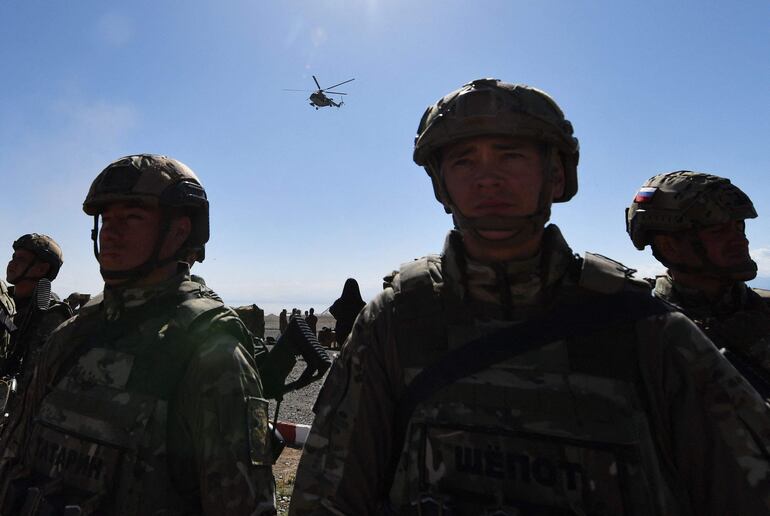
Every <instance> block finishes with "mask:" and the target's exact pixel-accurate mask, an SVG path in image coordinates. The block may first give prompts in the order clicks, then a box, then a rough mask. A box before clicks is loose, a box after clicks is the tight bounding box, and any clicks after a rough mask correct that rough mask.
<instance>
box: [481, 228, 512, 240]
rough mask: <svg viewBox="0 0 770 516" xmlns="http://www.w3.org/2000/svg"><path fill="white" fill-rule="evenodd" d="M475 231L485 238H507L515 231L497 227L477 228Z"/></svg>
mask: <svg viewBox="0 0 770 516" xmlns="http://www.w3.org/2000/svg"><path fill="white" fill-rule="evenodd" d="M477 231H478V233H479V235H481V237H483V238H484V239H486V240H507V239H508V238H511V237H513V236H514V235H516V231H502V230H499V229H479V230H477Z"/></svg>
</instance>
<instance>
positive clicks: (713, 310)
mask: <svg viewBox="0 0 770 516" xmlns="http://www.w3.org/2000/svg"><path fill="white" fill-rule="evenodd" d="M655 294H656V295H657V296H659V297H661V298H663V299H665V300H667V301H669V302H671V303H673V304H675V305H677V306H679V307H681V308H682V310H684V311H685V312H686V313H687V314H688V315H689V316H691V317H715V316H719V315H724V314H729V313H732V312H735V311H736V310H739V309H741V308H744V307H745V306H746V305H747V304H748V302H749V288H748V287H747V286H746V284H745V283H744V282H742V281H738V282H736V283H735V284H734V285H733V286H732V288H729V289H726V290H725V291H724V292H723V293H722V295H721V296H720V298H719V299H717V300H716V301H711V300H709V298H708V297H707V296H706V294H704V293H703V291H701V290H699V289H697V288H692V287H687V286H685V285H682V284H681V283H676V282H675V281H674V280H673V278H672V277H671V276H670V275H669V274H666V275H664V276H658V277H657V278H655Z"/></svg>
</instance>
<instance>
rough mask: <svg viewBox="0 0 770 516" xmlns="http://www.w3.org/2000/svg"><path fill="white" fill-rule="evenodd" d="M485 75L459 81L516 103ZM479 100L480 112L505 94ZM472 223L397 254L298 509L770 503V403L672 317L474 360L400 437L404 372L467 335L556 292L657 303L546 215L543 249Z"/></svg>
mask: <svg viewBox="0 0 770 516" xmlns="http://www.w3.org/2000/svg"><path fill="white" fill-rule="evenodd" d="M477 82H479V83H480V84H478V85H477V84H475V83H471V84H470V85H466V87H465V89H464V91H461V92H460V94H459V95H464V94H465V92H468V91H471V92H473V91H476V90H478V91H482V92H483V90H484V89H486V88H506V89H508V90H509V91H511V90H513V95H512V97H513V100H512V101H511V104H512V105H513V106H519V107H518V108H517V109H521V108H520V106H521V105H522V104H521V103H518V104H517V103H516V102H515V100H516V99H517V98H518V99H519V100H521V98H522V97H521V96H519V97H516V96H515V94H516V91H515V88H521V87H518V86H517V87H511V85H499V86H495V85H492V86H488V82H487V83H486V84H485V83H484V82H483V81H477ZM532 92H533V90H529V91H527V93H526V94H527V95H529V94H531V93H532ZM493 93H495V95H496V92H495V91H493ZM479 97H481V95H479V96H477V98H476V99H472V100H473V101H474V104H475V105H476V106H479V105H481V106H482V107H481V108H478V109H479V110H481V109H482V108H483V107H484V106H488V105H492V106H500V105H504V100H503V99H496V98H494V96H493V98H492V100H493V101H494V102H489V103H486V102H485V101H484V98H483V97H481V98H479ZM476 100H478V102H475V101H476ZM498 100H499V101H498ZM525 100H526V99H525ZM541 105H542V104H541ZM462 107H463V106H460V107H458V108H457V109H455V110H454V111H452V108H451V107H450V108H448V109H447V111H448V112H450V115H448V116H454V115H456V114H457V113H461V112H462V109H461V108H462ZM465 107H466V108H468V109H476V108H475V107H474V106H473V104H472V103H471V102H468V104H466V106H465ZM426 119H427V120H428V122H426ZM430 119H431V117H430V116H429V115H426V117H424V118H423V122H422V123H421V128H423V127H424V126H425V125H428V124H430ZM469 125H470V124H469ZM479 125H481V123H480V122H479V123H478V124H476V125H475V127H476V128H478V127H479ZM565 127H566V125H565ZM570 131H571V128H570ZM447 132H448V131H447ZM514 134H515V133H514ZM573 157H574V156H573ZM575 163H576V161H575ZM432 179H433V180H434V187H435V188H436V190H437V196H438V197H439V199H440V200H442V203H443V202H444V201H445V200H446V197H444V195H445V193H444V192H441V190H440V187H439V186H437V185H438V184H440V182H441V178H440V177H436V176H435V175H432ZM573 179H576V178H575V177H573ZM573 186H574V188H572V193H574V191H575V190H576V183H573ZM568 196H571V194H569V195H568ZM447 204H450V203H445V206H446V205H447ZM450 208H454V207H453V206H450ZM545 208H546V209H547V208H549V205H548V206H545ZM452 214H453V215H454V216H455V222H456V223H457V222H459V223H460V225H463V224H464V221H463V220H462V217H464V215H461V217H457V216H456V213H455V211H452ZM503 222H504V223H507V222H509V221H503ZM513 222H515V221H513ZM481 223H482V224H487V223H488V224H493V223H495V221H481ZM482 227H483V226H482ZM463 231H465V230H463ZM464 234H465V233H464V232H463V233H460V232H451V233H450V235H449V237H448V239H447V243H446V245H445V248H444V252H443V254H442V255H441V256H429V257H426V258H423V259H420V260H417V261H414V262H409V263H406V264H404V265H402V266H401V269H400V271H399V272H398V273H397V274H396V275H395V276H394V277H393V278H392V280H391V281H390V286H388V287H387V288H386V289H385V290H384V291H383V292H382V293H381V294H380V295H378V296H377V297H376V298H375V299H374V300H373V301H372V302H371V303H369V304H368V305H367V306H366V308H364V310H363V312H362V313H361V315H360V316H359V317H358V319H357V321H356V324H355V327H354V329H353V332H352V334H351V336H350V338H349V339H348V341H347V344H346V345H345V347H344V348H343V350H342V352H341V353H340V356H339V358H338V359H337V361H336V363H335V364H334V366H333V369H332V371H331V373H330V374H329V377H328V379H327V382H326V384H325V385H324V388H323V390H322V392H321V394H320V395H319V399H318V402H317V404H316V417H315V420H314V422H313V427H312V430H311V432H310V436H309V437H308V440H307V443H306V444H305V448H304V450H303V455H302V459H301V461H300V465H299V469H298V471H297V478H296V481H295V489H294V494H293V496H292V502H291V508H290V515H292V516H304V515H325V514H335V515H343V514H346V515H364V514H403V515H406V514H415V515H418V514H423V515H427V514H435V515H438V514H445V515H500V516H504V515H519V514H522V515H523V514H527V515H546V514H548V515H557V514H558V515H568V514H575V515H578V514H591V515H618V514H625V515H653V514H658V515H664V514H665V515H680V514H682V515H695V514H697V515H711V514H713V515H725V514H767V513H769V512H770V461H769V460H768V459H767V456H768V455H767V451H768V449H769V447H770V417H768V413H767V409H766V407H765V406H764V404H763V402H762V400H761V399H760V398H759V397H758V396H757V395H756V393H755V392H754V391H753V390H752V389H751V388H750V387H749V386H748V385H747V384H746V383H745V381H743V379H742V378H741V376H740V375H739V374H738V373H737V372H736V371H735V370H734V369H733V368H732V367H731V366H730V364H729V363H727V362H726V361H725V360H724V359H723V358H722V356H721V355H720V354H719V352H718V351H717V350H716V349H715V348H714V346H713V344H712V343H711V342H710V341H709V340H708V339H707V338H705V337H704V335H703V334H702V333H701V332H700V331H699V330H698V329H697V327H695V326H694V325H693V324H692V323H691V322H690V321H689V320H688V319H687V318H685V317H684V316H683V315H681V314H678V313H671V312H664V313H661V314H660V315H653V316H648V317H644V318H640V319H639V320H636V321H634V322H626V323H623V324H605V325H603V326H597V327H595V328H593V329H592V330H591V331H590V332H589V333H588V334H587V335H586V334H578V333H576V334H575V335H577V336H571V335H570V336H568V337H566V338H563V339H556V340H553V341H551V342H547V343H545V344H543V345H540V346H538V347H536V348H533V349H530V350H528V351H527V352H525V353H523V354H520V355H518V356H512V357H510V358H507V359H505V360H502V361H500V362H498V363H496V364H494V365H492V366H490V367H487V368H486V369H484V370H480V371H478V372H474V373H472V374H469V375H467V376H465V377H463V378H461V379H460V380H458V381H455V382H453V383H451V384H450V385H448V386H446V387H444V388H443V389H441V390H437V391H433V392H432V394H431V396H430V397H428V398H427V399H423V400H422V401H421V402H420V403H418V404H417V406H416V409H415V410H414V411H413V412H412V413H411V415H410V417H409V419H408V425H407V428H406V434H405V438H404V440H403V443H402V442H399V441H397V440H396V439H394V435H398V434H399V428H398V426H397V423H396V421H397V417H396V416H397V415H398V414H400V413H401V409H402V407H403V404H404V397H405V393H407V391H408V389H409V388H410V387H411V384H412V382H413V381H415V378H419V376H418V375H419V374H420V373H421V372H422V371H424V370H425V369H426V368H428V367H432V366H433V365H434V364H436V363H437V362H438V361H440V360H441V359H442V358H443V357H445V356H447V355H448V354H450V353H452V352H454V351H455V350H457V349H458V348H460V347H461V346H463V345H464V344H466V343H469V342H475V341H476V339H477V338H479V337H481V336H484V335H490V334H493V333H497V332H498V331H499V330H500V328H515V327H516V326H520V324H519V323H521V325H525V324H526V322H527V321H530V320H538V318H540V317H543V316H547V315H548V314H549V313H550V312H551V309H552V308H553V307H555V306H560V305H561V304H562V303H566V304H567V305H571V304H574V305H575V306H579V305H583V306H585V307H587V308H588V309H590V308H591V307H592V306H601V302H602V301H603V300H607V299H610V300H611V299H614V297H609V296H615V295H618V294H620V293H634V292H638V293H639V294H638V295H637V297H636V299H641V298H645V299H647V300H649V299H650V298H649V297H647V295H646V293H647V292H648V290H647V287H646V286H644V285H642V284H640V283H639V282H637V281H636V280H633V279H631V278H630V271H629V270H628V269H626V268H625V267H623V266H622V265H620V264H618V263H617V262H613V261H612V260H609V259H607V258H603V257H600V256H598V255H591V254H587V255H586V256H585V257H584V258H580V257H577V256H575V255H574V254H573V253H572V251H571V250H570V248H569V247H568V245H567V243H566V242H565V241H564V239H563V238H562V236H561V234H560V232H559V230H558V229H557V228H556V227H555V226H553V225H551V226H548V227H547V228H546V229H545V232H544V234H543V240H542V247H541V249H540V252H539V254H537V255H536V256H534V257H533V258H531V259H526V260H521V261H513V262H497V263H493V264H485V263H480V262H476V261H474V260H473V259H471V258H470V257H469V256H468V255H467V253H466V252H465V249H464V246H463V241H462V240H463V235H464ZM631 308H633V306H632V307H631ZM597 319H601V314H597ZM551 323H552V324H553V325H555V326H558V323H554V322H553V321H551ZM589 323H590V321H589ZM502 344H505V342H503V343H502ZM522 344H524V343H522ZM510 345H511V346H512V347H515V346H516V345H517V342H515V341H513V342H510ZM528 349H529V348H528Z"/></svg>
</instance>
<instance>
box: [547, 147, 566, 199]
mask: <svg viewBox="0 0 770 516" xmlns="http://www.w3.org/2000/svg"><path fill="white" fill-rule="evenodd" d="M551 153H552V154H551V160H550V161H551V181H553V188H552V190H551V191H552V197H553V199H560V198H561V197H562V196H563V195H564V182H565V180H564V162H562V159H561V155H560V154H559V152H558V151H557V150H556V149H555V148H552V149H551Z"/></svg>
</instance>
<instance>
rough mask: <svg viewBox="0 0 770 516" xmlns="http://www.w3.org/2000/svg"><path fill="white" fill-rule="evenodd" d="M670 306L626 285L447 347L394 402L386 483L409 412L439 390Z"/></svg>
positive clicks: (657, 312)
mask: <svg viewBox="0 0 770 516" xmlns="http://www.w3.org/2000/svg"><path fill="white" fill-rule="evenodd" d="M670 311H671V310H670V308H669V307H668V306H666V305H665V304H663V303H661V302H660V301H659V300H658V299H656V298H653V297H652V296H650V295H649V293H647V294H645V293H639V292H635V291H628V290H625V291H621V292H618V293H616V294H612V295H605V296H594V298H593V299H591V300H590V301H589V300H584V302H582V303H568V304H561V305H556V306H555V307H554V308H553V309H552V310H550V311H549V312H548V314H546V315H544V316H541V317H537V318H534V319H530V320H528V321H525V322H522V323H520V324H517V325H515V326H511V327H507V328H504V329H502V330H499V331H496V332H494V333H491V334H489V335H485V336H483V337H481V338H479V339H476V340H473V341H471V342H468V343H467V344H465V345H463V346H461V347H459V348H457V349H454V350H452V351H450V352H448V353H446V354H445V355H443V356H442V357H441V358H440V359H439V360H438V361H437V362H436V363H434V364H433V365H431V366H429V367H427V368H425V369H423V370H422V372H420V373H419V374H418V375H417V376H416V377H415V378H414V379H413V380H412V382H411V383H410V384H409V385H408V386H407V388H406V391H405V393H404V395H403V396H402V397H401V399H400V400H399V402H398V404H397V406H396V410H395V426H394V448H393V449H394V460H393V461H391V468H390V471H389V478H388V480H389V484H388V485H390V484H392V480H393V478H394V475H395V470H396V466H397V465H398V458H399V456H400V453H401V448H402V446H403V443H404V439H405V438H406V430H407V427H408V425H409V420H410V419H411V417H412V413H413V412H414V410H415V408H417V405H419V404H420V403H421V402H422V401H425V400H426V399H429V398H430V397H431V396H432V395H433V394H434V393H435V392H437V391H438V390H440V389H442V388H444V387H447V386H449V385H451V384H452V383H454V382H456V381H458V380H460V379H462V378H465V377H467V376H470V375H472V374H474V373H477V372H479V371H483V370H484V369H487V368H489V367H491V366H492V365H494V364H497V363H500V362H502V361H504V360H507V359H510V358H512V357H515V356H518V355H521V354H523V353H527V352H528V351H532V350H534V349H536V348H538V347H540V346H542V345H544V344H548V343H550V342H554V341H557V340H563V339H567V338H574V337H581V336H587V335H590V334H592V333H594V332H596V331H598V330H601V329H602V328H606V327H607V326H609V325H614V324H624V323H626V324H627V323H632V322H634V321H637V320H640V319H644V318H646V317H650V316H653V315H661V314H665V313H668V312H670Z"/></svg>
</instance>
